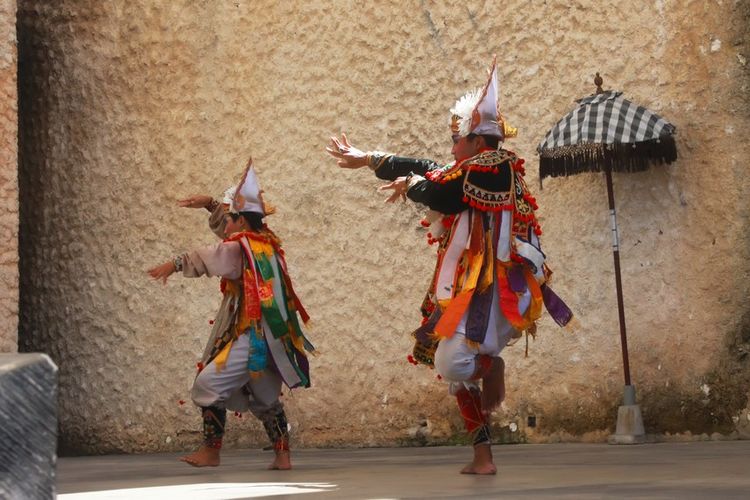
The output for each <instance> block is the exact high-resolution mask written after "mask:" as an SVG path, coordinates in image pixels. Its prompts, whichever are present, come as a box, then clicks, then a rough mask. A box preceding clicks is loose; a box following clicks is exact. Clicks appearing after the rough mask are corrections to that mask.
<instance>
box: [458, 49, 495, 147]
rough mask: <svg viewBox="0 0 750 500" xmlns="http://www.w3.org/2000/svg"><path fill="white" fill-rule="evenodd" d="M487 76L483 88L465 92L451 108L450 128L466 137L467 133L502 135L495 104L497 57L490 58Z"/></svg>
mask: <svg viewBox="0 0 750 500" xmlns="http://www.w3.org/2000/svg"><path fill="white" fill-rule="evenodd" d="M488 76H489V78H488V79H487V83H486V84H485V85H484V87H483V88H478V89H476V90H472V91H471V92H468V93H466V94H465V95H464V96H462V97H461V98H460V99H458V100H457V101H456V104H454V105H453V108H451V113H452V117H451V130H452V131H453V133H454V134H458V135H460V136H461V137H466V136H467V135H469V134H477V135H492V136H495V137H500V138H501V139H502V138H503V137H504V133H503V131H504V130H503V129H504V127H503V125H504V124H503V123H502V119H499V113H498V109H497V108H498V106H497V96H498V92H497V58H496V57H495V58H493V60H492V68H490V71H489V75H488Z"/></svg>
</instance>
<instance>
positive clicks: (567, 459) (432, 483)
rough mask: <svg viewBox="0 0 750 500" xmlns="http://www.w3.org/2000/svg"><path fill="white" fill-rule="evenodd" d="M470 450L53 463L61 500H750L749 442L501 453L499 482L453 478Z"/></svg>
mask: <svg viewBox="0 0 750 500" xmlns="http://www.w3.org/2000/svg"><path fill="white" fill-rule="evenodd" d="M470 453H471V452H470V450H469V448H468V447H429V448H368V449H347V450H293V455H292V458H293V462H294V465H295V469H294V470H292V471H284V472H281V471H266V470H265V466H266V465H267V464H268V463H269V462H270V461H271V452H268V451H266V452H263V451H258V450H229V451H225V452H224V454H223V457H222V465H221V466H220V467H217V468H204V469H195V468H192V467H189V466H187V465H185V464H183V463H180V462H178V461H177V457H178V456H179V455H177V454H158V455H110V456H99V457H71V458H61V459H59V461H58V470H57V474H58V478H57V488H58V490H57V491H58V495H59V496H58V498H59V499H60V500H99V499H103V498H109V499H130V498H133V499H138V500H148V499H152V498H153V499H159V500H167V499H171V498H175V499H190V498H196V499H200V500H211V499H217V500H218V499H232V498H259V497H264V496H273V497H274V498H295V499H299V500H307V499H314V498H322V499H340V498H347V499H349V498H352V499H359V498H361V499H385V498H389V499H390V498H500V497H502V498H571V499H572V498H575V499H589V498H629V499H631V498H638V499H645V498H648V499H666V498H679V499H693V498H694V499H707V498H721V499H730V498H737V499H739V498H742V499H748V498H750V441H724V442H693V443H661V444H645V445H635V446H612V445H606V444H550V445H507V446H496V447H495V448H494V454H495V463H496V464H497V465H498V469H499V470H498V474H497V476H491V477H479V476H465V475H460V474H458V470H459V469H460V468H461V467H462V466H463V465H464V463H465V462H467V461H468V460H469V458H470Z"/></svg>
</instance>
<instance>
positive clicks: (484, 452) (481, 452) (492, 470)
mask: <svg viewBox="0 0 750 500" xmlns="http://www.w3.org/2000/svg"><path fill="white" fill-rule="evenodd" d="M461 474H482V475H492V474H497V467H495V464H494V463H493V462H492V450H491V449H490V445H489V444H478V445H476V446H474V460H472V461H471V463H470V464H469V465H467V466H466V467H464V468H463V469H461Z"/></svg>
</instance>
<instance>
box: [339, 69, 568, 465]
mask: <svg viewBox="0 0 750 500" xmlns="http://www.w3.org/2000/svg"><path fill="white" fill-rule="evenodd" d="M451 113H452V116H451V133H452V139H453V149H452V151H451V152H452V154H453V156H454V158H455V162H453V163H450V164H449V165H446V166H441V165H439V164H437V163H435V162H433V161H430V160H418V159H412V158H403V157H398V156H394V155H391V154H385V153H379V152H365V151H361V150H359V149H357V148H355V147H353V146H352V145H351V144H349V142H348V140H347V138H346V136H345V135H342V137H341V139H338V138H335V137H333V138H331V143H330V145H329V146H328V147H327V148H326V150H327V151H328V153H329V154H330V155H331V156H333V157H334V158H336V160H337V163H338V165H339V166H340V167H343V168H361V167H365V166H368V167H370V169H372V170H373V171H374V172H375V175H376V176H377V177H378V178H380V179H384V180H387V181H391V182H390V183H388V184H386V185H384V186H383V187H382V188H381V189H386V190H393V193H392V194H391V196H390V197H389V198H388V199H387V200H386V201H389V202H393V201H396V200H398V199H399V198H403V199H406V198H407V197H408V198H409V199H411V200H412V201H414V202H417V203H421V204H424V205H426V206H427V207H428V208H429V209H430V211H429V212H428V214H427V216H426V217H425V220H423V221H422V224H423V225H424V226H426V227H429V228H430V231H429V234H428V241H429V243H430V244H432V243H437V244H438V252H437V266H436V269H435V274H434V277H433V280H432V283H431V286H430V289H429V290H428V293H427V296H426V297H425V300H424V302H423V304H422V314H423V317H424V320H423V323H422V325H421V326H420V327H419V328H418V329H417V330H416V331H415V332H414V336H415V337H416V343H415V348H414V352H413V356H410V357H409V359H410V361H412V362H413V363H415V364H419V363H422V364H426V365H429V366H433V365H434V367H435V369H436V370H437V372H438V374H439V375H440V376H441V377H442V378H443V379H445V380H446V381H447V382H448V383H449V384H450V392H451V394H453V395H455V396H456V399H457V401H458V406H459V409H460V411H461V415H462V417H463V418H464V422H465V425H466V429H467V431H468V432H469V433H470V434H471V435H472V437H473V445H474V458H473V460H472V462H471V463H470V464H468V465H467V466H466V467H464V469H463V470H462V471H461V472H462V473H465V474H495V473H496V470H497V469H496V467H495V465H494V462H493V460H492V452H491V448H490V443H491V439H490V427H489V420H488V419H489V415H490V413H491V412H492V410H493V409H495V408H496V407H497V406H498V405H499V404H500V403H501V402H502V400H503V398H504V395H505V387H504V363H503V360H502V358H500V356H499V355H500V352H501V351H502V350H503V348H504V347H505V346H506V345H507V344H508V342H509V341H510V340H512V339H513V338H517V337H520V336H521V335H522V332H527V333H529V334H534V333H535V331H536V324H535V322H536V320H537V319H538V318H539V317H540V315H541V312H542V304H544V305H545V306H546V308H547V310H548V311H549V312H550V313H551V315H552V317H553V318H554V319H555V321H556V322H557V323H558V324H560V325H561V326H564V325H566V324H567V323H568V322H569V321H570V320H571V319H572V313H571V311H570V309H568V308H567V306H565V304H564V303H563V302H562V301H561V300H560V299H559V298H558V297H557V296H556V295H555V294H554V293H553V292H552V290H550V288H549V287H548V286H547V281H548V280H549V277H550V275H551V272H550V270H549V268H548V267H547V265H546V264H545V255H544V253H542V250H541V246H540V243H539V235H540V234H541V228H540V226H539V223H538V221H537V218H536V216H535V213H534V210H535V209H536V208H537V206H536V201H535V200H534V198H533V197H532V196H531V194H530V193H529V191H528V189H527V187H526V183H525V182H524V180H523V175H524V168H523V163H524V160H522V159H521V158H518V157H517V156H516V155H515V154H514V153H512V152H510V151H507V150H505V149H502V148H500V147H499V145H500V144H501V143H502V141H503V140H504V139H505V138H506V137H508V136H510V135H515V130H514V129H511V128H510V127H508V126H507V125H506V124H505V122H504V120H503V119H502V116H501V115H500V113H499V112H498V109H497V71H496V68H495V63H494V62H493V65H492V68H491V70H490V75H489V79H488V81H487V83H486V85H485V86H484V87H483V88H479V89H477V90H476V91H473V92H469V93H468V94H466V95H465V96H463V97H462V98H460V99H459V100H458V101H456V104H455V106H454V107H453V109H451ZM480 380H481V381H482V383H481V389H480V385H479V384H478V382H479V381H480Z"/></svg>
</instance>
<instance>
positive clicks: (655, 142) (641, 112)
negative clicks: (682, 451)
mask: <svg viewBox="0 0 750 500" xmlns="http://www.w3.org/2000/svg"><path fill="white" fill-rule="evenodd" d="M594 83H595V84H596V85H597V93H596V94H594V95H591V96H588V97H584V98H583V99H580V100H578V106H577V107H576V108H575V109H573V111H571V112H570V113H568V114H567V115H565V117H564V118H563V119H562V120H560V121H559V122H557V124H556V125H555V126H554V127H552V130H550V131H549V132H548V133H547V135H546V136H545V137H544V140H543V141H542V142H540V143H539V146H538V147H537V151H538V152H539V182H540V183H541V181H542V179H544V178H545V177H550V176H551V177H557V176H561V175H565V176H567V175H573V174H577V173H580V172H601V171H603V172H604V173H605V179H606V185H607V198H608V201H609V213H610V222H611V230H612V254H613V258H614V267H615V269H614V270H615V287H616V291H617V310H618V319H619V323H620V340H621V345H622V363H623V370H624V376H625V405H626V406H627V405H635V388H634V387H633V386H632V385H631V380H630V361H629V359H628V341H627V331H626V327H625V304H624V299H623V293H622V277H621V276H620V243H619V235H618V231H617V214H616V211H615V196H614V188H613V187H612V172H613V171H615V172H623V171H624V172H633V171H638V170H645V169H646V168H648V165H649V164H650V163H672V162H673V161H674V160H676V159H677V149H676V147H675V142H674V137H673V135H674V133H675V126H674V125H672V124H671V123H669V122H668V121H666V120H665V119H664V118H662V117H660V116H659V115H657V114H656V113H653V112H652V111H649V110H648V109H646V108H644V107H642V106H638V105H636V104H633V103H632V102H630V101H628V100H626V99H623V97H622V92H616V91H612V90H610V91H606V92H604V91H602V89H601V85H602V78H601V77H600V76H599V73H597V74H596V78H595V80H594ZM638 415H639V418H640V410H638ZM640 427H641V429H640V431H639V432H640V433H636V434H638V435H637V436H635V437H634V436H630V437H628V438H627V439H631V438H632V439H635V440H636V441H633V440H630V441H617V442H640V441H639V440H641V439H642V438H643V435H642V434H643V429H642V427H643V424H642V422H641V423H640ZM617 428H618V434H619V432H620V431H619V429H620V422H619V417H618V424H617Z"/></svg>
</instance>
